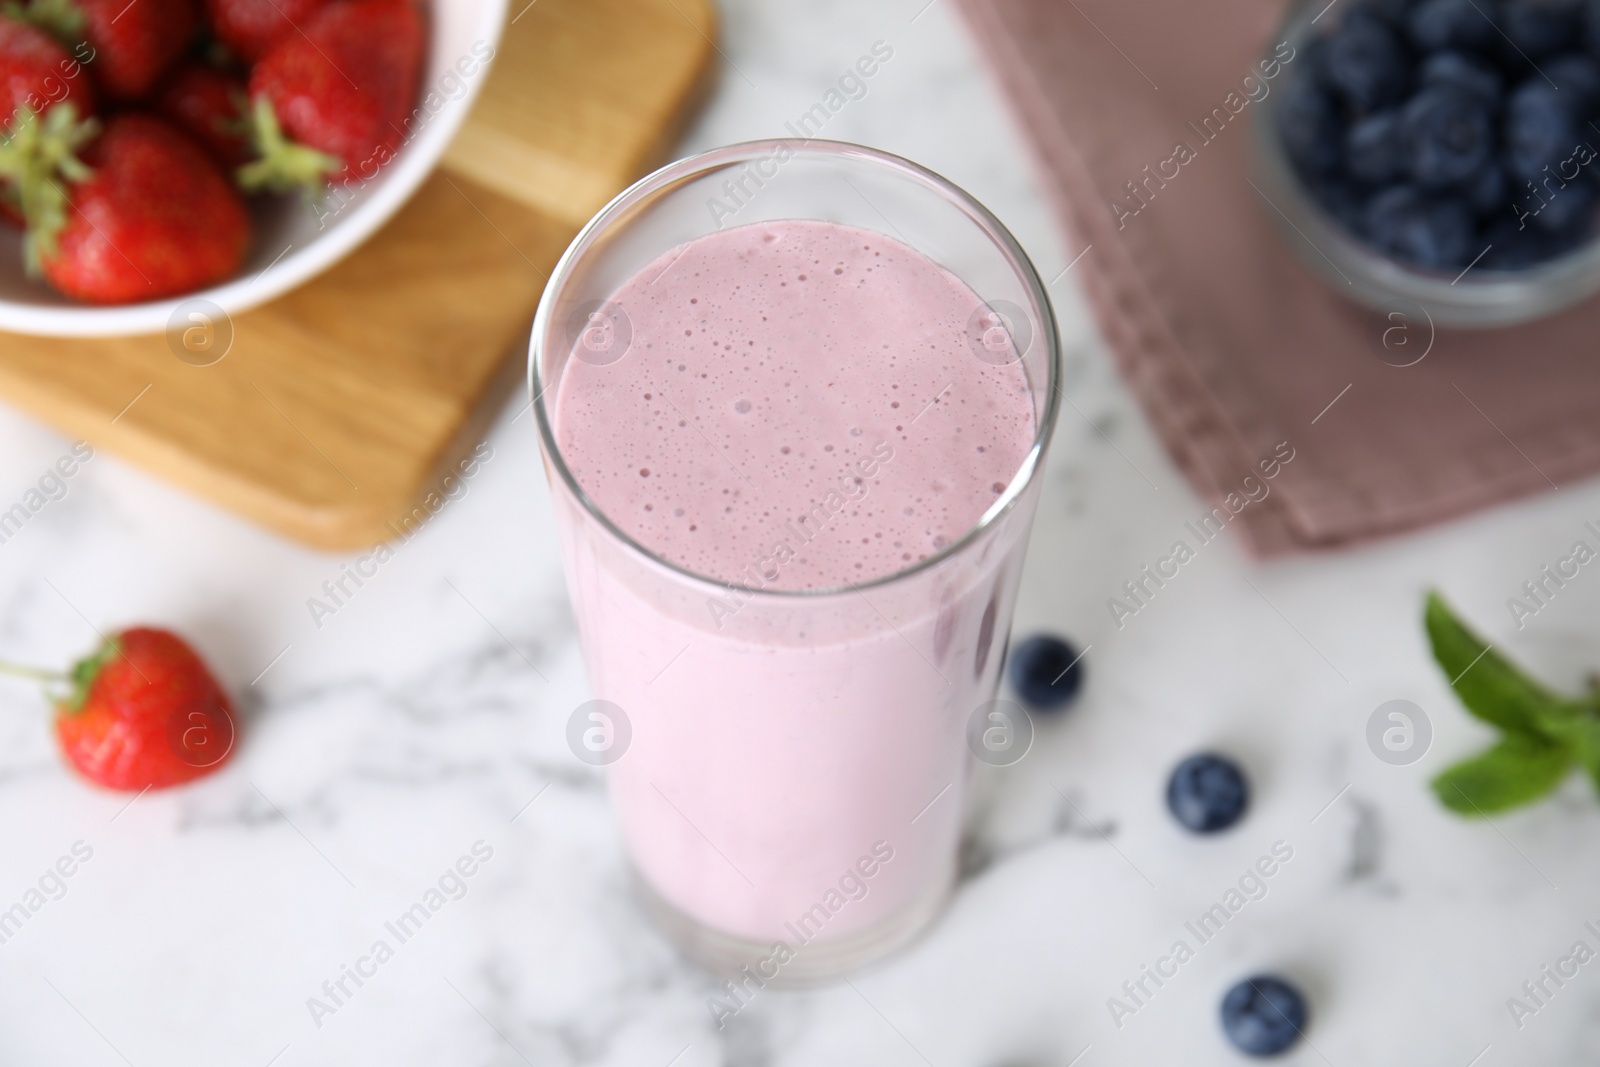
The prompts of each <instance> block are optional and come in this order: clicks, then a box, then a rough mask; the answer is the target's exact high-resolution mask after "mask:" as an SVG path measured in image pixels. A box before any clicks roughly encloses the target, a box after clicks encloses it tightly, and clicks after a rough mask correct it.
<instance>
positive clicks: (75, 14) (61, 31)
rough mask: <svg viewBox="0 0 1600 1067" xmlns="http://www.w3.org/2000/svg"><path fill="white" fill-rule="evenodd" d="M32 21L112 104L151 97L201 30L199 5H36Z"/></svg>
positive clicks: (72, 0)
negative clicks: (66, 48) (71, 55)
mask: <svg viewBox="0 0 1600 1067" xmlns="http://www.w3.org/2000/svg"><path fill="white" fill-rule="evenodd" d="M24 17H26V18H27V19H28V20H29V21H31V22H33V23H35V24H37V25H38V26H40V27H42V28H44V29H46V30H48V31H50V32H51V33H52V34H54V35H55V36H56V38H57V39H58V40H61V41H64V42H66V43H68V44H78V43H79V42H84V43H86V44H87V46H88V47H87V50H86V52H85V54H84V55H83V61H84V62H85V63H86V64H88V65H89V66H90V67H91V69H92V70H93V71H94V75H95V80H96V81H97V82H98V83H99V85H100V88H101V89H103V90H105V94H106V96H108V97H110V98H111V99H113V100H142V99H143V98H145V97H146V96H148V95H150V92H151V91H152V90H153V89H155V87H156V84H157V83H158V82H160V80H161V76H162V75H163V74H165V73H166V72H167V68H169V67H171V66H172V64H173V62H174V61H176V60H177V58H178V57H179V56H181V55H182V54H183V53H184V52H185V51H186V50H187V49H188V47H189V42H190V41H192V40H193V39H194V35H195V31H196V30H197V29H199V28H200V13H199V10H198V8H197V0H131V2H130V0H33V2H32V3H31V4H30V5H29V6H28V7H27V9H26V10H25V15H24Z"/></svg>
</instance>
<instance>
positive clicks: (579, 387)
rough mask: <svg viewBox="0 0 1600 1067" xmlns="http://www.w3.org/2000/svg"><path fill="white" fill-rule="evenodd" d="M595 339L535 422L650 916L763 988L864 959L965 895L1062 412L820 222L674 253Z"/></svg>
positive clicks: (943, 310)
mask: <svg viewBox="0 0 1600 1067" xmlns="http://www.w3.org/2000/svg"><path fill="white" fill-rule="evenodd" d="M580 241H581V238H580ZM569 255H570V254H569ZM554 284H555V283H552V285H553V286H554ZM547 299H549V298H548V297H547ZM581 314H586V315H587V322H586V325H585V326H584V327H583V328H582V329H580V330H579V331H578V332H577V336H576V339H575V341H574V343H573V344H572V347H571V349H570V351H569V352H567V353H565V354H564V358H562V359H561V364H562V365H561V373H560V374H559V381H558V382H557V383H556V384H555V386H554V388H553V395H552V396H550V397H547V398H546V399H545V404H546V406H544V407H541V409H540V412H541V416H542V424H543V425H544V427H545V430H546V433H547V437H546V450H547V455H550V454H553V455H554V456H556V457H559V459H560V460H561V461H562V463H563V464H564V470H563V469H560V468H557V470H556V471H553V477H552V482H553V484H557V485H559V486H561V487H562V488H563V489H567V490H568V491H564V492H563V491H559V490H558V492H557V502H558V509H557V514H558V518H559V520H560V525H561V531H562V536H563V547H564V552H565V559H566V564H567V571H568V579H569V584H570V587H571V590H572V594H573V600H574V603H575V608H576V614H577V620H578V627H579V633H580V637H581V639H582V643H583V647H584V651H585V659H586V664H587V667H588V671H589V676H590V682H591V685H592V687H593V690H594V695H595V696H596V697H597V698H598V699H600V700H602V701H606V702H609V705H608V707H609V708H610V709H611V710H610V711H609V712H608V715H607V718H608V720H609V719H622V720H625V721H624V722H623V723H621V724H618V723H614V722H609V721H608V722H607V726H608V727H609V728H612V729H616V730H617V731H618V732H619V733H621V734H623V735H624V736H625V737H626V747H625V750H622V751H620V752H619V754H617V755H616V757H615V759H614V761H609V760H608V761H607V762H610V766H609V770H608V773H609V778H610V784H611V792H612V797H613V802H614V805H615V808H616V810H617V813H618V817H619V819H620V822H621V825H622V829H623V833H624V837H625V840H626V843H627V847H628V852H629V855H630V857H631V858H632V860H633V863H634V865H635V867H636V870H637V873H638V874H639V876H640V879H641V881H642V882H643V888H644V890H645V893H646V897H647V899H648V900H649V901H650V903H651V904H652V905H653V906H654V907H655V909H656V910H657V912H658V914H660V915H661V916H662V917H663V918H664V919H665V920H666V923H667V925H668V927H669V930H670V931H671V932H674V933H675V934H677V935H678V937H679V940H680V941H684V942H686V943H688V945H689V947H690V948H691V949H694V950H696V951H697V952H698V953H699V954H700V955H702V956H703V957H711V958H712V959H713V960H714V961H715V962H718V963H721V964H723V965H726V966H735V967H736V966H737V965H738V964H739V963H740V962H741V954H747V955H746V956H745V958H744V959H743V962H746V963H749V964H751V965H754V966H756V969H757V971H758V972H759V973H760V974H761V976H762V977H764V978H773V977H775V976H776V974H777V972H778V970H779V969H780V968H787V970H788V973H789V975H790V976H797V975H801V974H811V973H823V972H827V971H830V970H833V969H835V968H836V965H837V964H839V963H842V962H843V963H847V962H853V961H854V960H856V959H859V958H863V957H865V956H868V955H871V954H875V953H876V952H877V951H879V950H881V949H882V948H884V947H886V946H888V945H890V944H892V943H896V942H898V941H900V940H902V939H903V938H904V937H905V936H907V935H908V934H909V933H910V932H912V931H914V929H916V928H917V927H919V926H920V925H922V923H923V922H924V921H925V920H926V918H927V917H928V916H929V915H930V914H931V913H932V912H933V911H934V910H935V909H936V908H937V906H938V905H939V903H940V902H941V901H942V899H943V897H944V895H945V894H946V892H947V891H948V888H949V886H950V884H951V880H952V877H953V873H954V863H955V856H956V850H957V844H958V838H959V833H960V825H961V815H962V802H963V796H964V793H965V784H966V777H967V773H968V767H969V762H970V754H969V752H968V749H967V740H966V738H967V728H968V723H969V721H970V720H971V719H972V717H973V715H974V713H975V711H976V710H977V709H978V708H979V707H980V706H981V705H983V704H984V703H985V702H986V701H988V700H990V699H991V698H992V697H993V696H994V692H995V688H996V686H997V684H998V676H999V671H1000V668H1001V663H1002V661H1003V659H1004V649H1005V641H1006V637H1007V632H1008V630H1009V619H1010V617H1011V612H1012V602H1013V598H1014V595H1015V591H1016V586H1017V577H1018V572H1019V569H1020V567H1021V563H1022V554H1023V548H1024V545H1025V535H1026V529H1027V524H1028V519H1029V518H1031V511H1032V507H1033V503H1034V499H1035V496H1036V490H1037V481H1036V480H1035V479H1033V478H1031V473H1032V470H1033V468H1034V466H1035V465H1036V463H1037V459H1038V455H1039V451H1040V449H1041V448H1042V437H1043V435H1042V434H1041V433H1040V419H1041V414H1040V412H1041V402H1040V396H1039V391H1040V387H1041V384H1042V383H1040V382H1039V381H1036V380H1030V369H1029V364H1028V363H1027V362H1026V361H1024V360H1023V358H1022V352H1020V351H1018V350H1017V348H1019V347H1020V343H1019V344H1017V345H1015V346H1014V345H1013V335H1012V332H1011V331H1010V330H1008V329H1006V328H1005V325H1006V324H1005V323H1004V320H1003V319H1002V318H1001V317H999V316H997V315H995V314H994V313H993V312H991V311H990V309H989V308H988V307H987V306H986V305H985V303H984V301H983V300H981V299H980V298H979V296H978V295H977V294H976V293H975V292H974V291H973V289H972V288H971V287H970V286H969V285H968V284H967V283H966V282H965V281H963V280H962V279H961V278H960V277H957V275H956V274H954V273H952V272H951V271H950V270H948V269H946V268H945V267H943V266H941V265H939V264H938V263H936V262H934V261H933V260H932V259H930V258H929V257H928V256H927V255H925V254H923V253H922V252H920V251H918V250H916V249H914V248H912V247H911V246H909V245H907V244H906V243H905V242H903V241H902V240H900V239H899V238H898V237H895V236H889V235H886V234H884V233H881V232H877V231H875V230H869V229H864V228H860V227H858V226H855V225H847V224H843V223H841V222H836V221H830V220H826V219H805V218H787V219H772V220H768V221H760V222H752V223H750V224H748V225H742V226H735V227H730V228H726V229H723V230H720V231H716V232H710V233H705V234H702V235H699V236H696V237H694V238H693V239H691V240H688V241H685V242H682V243H679V244H675V245H672V246H669V247H666V248H665V249H663V250H661V251H659V252H658V254H656V255H655V256H654V257H653V258H652V259H650V260H649V261H647V262H644V263H643V265H642V267H636V269H634V270H633V271H632V273H631V274H630V275H629V276H627V277H625V278H622V279H621V280H620V282H618V283H616V284H615V285H614V287H613V288H611V290H610V292H609V295H608V296H607V298H606V299H605V301H604V303H603V304H601V305H600V306H599V307H598V308H596V309H590V310H587V311H582V312H581ZM542 317H544V316H543V314H542ZM536 336H537V330H536ZM1052 340H1053V338H1052ZM1052 354H1053V353H1052ZM547 358H548V357H547ZM551 377H554V376H553V375H552V376H551ZM1049 410H1053V408H1051V409H1049ZM557 473H559V474H560V476H561V477H559V478H558V477H556V476H555V474H557ZM568 479H570V481H568ZM572 489H575V490H576V491H575V492H574V491H570V490H572ZM618 709H620V710H618ZM597 721H598V720H597ZM619 747H620V746H619ZM769 971H770V972H771V973H768V972H769Z"/></svg>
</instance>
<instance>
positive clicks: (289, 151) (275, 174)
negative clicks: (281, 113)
mask: <svg viewBox="0 0 1600 1067" xmlns="http://www.w3.org/2000/svg"><path fill="white" fill-rule="evenodd" d="M250 143H251V145H252V146H253V147H254V148H255V150H256V154H257V155H259V156H260V157H261V158H260V159H258V160H256V161H255V162H254V163H246V164H245V165H244V166H242V167H240V168H239V172H238V179H239V185H240V187H241V188H243V189H244V190H245V192H247V193H259V192H261V191H263V190H266V191H268V192H274V193H289V192H293V191H294V190H296V189H299V190H300V191H301V192H302V193H304V194H305V195H306V196H307V197H311V196H314V195H316V194H317V193H318V192H320V191H321V190H322V187H323V186H325V185H327V184H328V178H329V177H330V176H331V175H334V174H337V173H339V171H341V170H343V169H344V163H343V162H342V161H340V160H339V159H337V158H336V157H334V156H330V155H328V154H327V153H326V152H318V151H317V150H316V149H314V148H307V147H306V146H305V145H303V144H297V143H295V142H294V141H292V140H290V139H289V138H288V137H287V136H285V135H284V132H283V127H282V126H280V125H279V124H278V116H277V114H276V113H275V112H274V111H273V110H272V101H270V100H268V99H267V98H266V97H264V96H258V97H256V101H255V106H254V107H253V108H252V109H251V111H250Z"/></svg>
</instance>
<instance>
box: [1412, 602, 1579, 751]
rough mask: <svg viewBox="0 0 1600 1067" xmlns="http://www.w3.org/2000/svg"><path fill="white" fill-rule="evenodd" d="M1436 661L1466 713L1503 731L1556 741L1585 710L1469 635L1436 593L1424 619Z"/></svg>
mask: <svg viewBox="0 0 1600 1067" xmlns="http://www.w3.org/2000/svg"><path fill="white" fill-rule="evenodd" d="M1423 621H1424V624H1425V625H1426V627H1427V630H1428V639H1429V640H1430V641H1431V642H1432V643H1433V658H1434V659H1436V660H1438V661H1439V666H1441V667H1443V668H1444V673H1445V675H1446V676H1447V677H1448V678H1449V679H1450V685H1451V688H1453V689H1454V690H1455V691H1456V695H1457V696H1459V697H1460V698H1461V702H1462V703H1463V704H1465V705H1466V707H1467V710H1468V711H1470V712H1471V713H1472V714H1474V715H1476V716H1477V717H1478V718H1480V719H1482V720H1483V721H1484V722H1487V723H1492V724H1493V725H1495V726H1498V727H1500V728H1501V729H1502V730H1509V731H1511V732H1513V733H1518V734H1527V735H1532V736H1533V737H1535V738H1540V739H1546V740H1555V739H1558V738H1560V737H1561V736H1562V735H1563V734H1565V733H1566V732H1567V731H1568V729H1569V726H1570V723H1571V721H1572V720H1573V719H1575V718H1578V717H1579V716H1580V715H1581V714H1582V712H1583V707H1582V705H1580V704H1579V703H1578V702H1577V701H1574V700H1570V699H1568V698H1566V697H1563V696H1560V695H1559V694H1556V693H1553V692H1551V691H1550V690H1548V689H1546V688H1545V687H1544V686H1542V685H1540V684H1539V683H1538V682H1536V681H1534V680H1533V678H1531V677H1529V675H1528V674H1527V672H1526V671H1524V670H1523V669H1522V668H1520V667H1518V666H1517V665H1516V664H1514V663H1512V662H1511V661H1510V660H1508V659H1506V658H1505V657H1504V656H1502V655H1500V654H1499V653H1498V652H1495V651H1494V650H1493V649H1492V648H1490V646H1489V643H1488V642H1487V641H1485V640H1484V639H1483V638H1481V637H1479V636H1478V635H1477V634H1475V633H1473V632H1472V631H1471V630H1469V629H1468V628H1467V626H1466V624H1464V623H1463V622H1462V621H1461V620H1460V619H1458V618H1457V617H1456V616H1455V614H1454V613H1453V612H1452V611H1451V610H1450V608H1449V606H1448V605H1447V604H1445V602H1444V600H1443V599H1442V598H1441V597H1440V596H1439V594H1438V593H1429V594H1428V607H1427V611H1426V613H1425V614H1424V616H1423Z"/></svg>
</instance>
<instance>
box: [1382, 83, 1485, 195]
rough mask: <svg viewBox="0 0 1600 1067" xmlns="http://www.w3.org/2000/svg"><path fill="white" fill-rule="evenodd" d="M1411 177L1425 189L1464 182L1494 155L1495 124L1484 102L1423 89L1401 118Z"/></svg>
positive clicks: (1444, 88)
mask: <svg viewBox="0 0 1600 1067" xmlns="http://www.w3.org/2000/svg"><path fill="white" fill-rule="evenodd" d="M1400 129H1401V135H1402V136H1403V137H1404V138H1405V144H1406V154H1407V157H1408V159H1409V163H1410V170H1411V176H1412V178H1413V179H1415V180H1416V182H1417V184H1418V185H1421V186H1424V187H1426V188H1434V189H1438V188H1443V187H1445V186H1448V185H1456V184H1459V183H1461V182H1464V181H1467V180H1468V179H1470V178H1471V177H1473V176H1474V175H1475V174H1477V173H1478V171H1480V170H1482V169H1483V168H1484V167H1485V166H1486V165H1487V164H1488V163H1489V160H1490V157H1491V156H1492V155H1493V154H1494V120H1493V119H1492V118H1491V117H1490V110H1489V108H1488V107H1487V106H1486V105H1485V104H1484V102H1483V100H1482V99H1480V98H1479V97H1477V96H1474V95H1472V94H1471V93H1467V92H1463V91H1461V90H1460V89H1454V88H1451V87H1450V86H1447V85H1436V86H1434V87H1433V88H1431V89H1424V90H1423V91H1422V92H1420V93H1418V94H1417V95H1416V96H1413V97H1412V98H1411V99H1410V100H1409V101H1407V102H1406V106H1405V108H1404V110H1403V111H1402V112H1401V114H1400Z"/></svg>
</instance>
